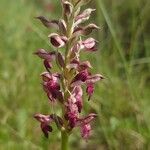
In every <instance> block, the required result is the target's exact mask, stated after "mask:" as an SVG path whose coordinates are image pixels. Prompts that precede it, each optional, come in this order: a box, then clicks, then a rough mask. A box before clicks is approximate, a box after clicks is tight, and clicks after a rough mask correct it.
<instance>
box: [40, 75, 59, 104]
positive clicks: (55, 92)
mask: <svg viewBox="0 0 150 150" xmlns="http://www.w3.org/2000/svg"><path fill="white" fill-rule="evenodd" d="M41 76H42V79H43V88H44V90H45V92H46V93H47V96H48V98H49V99H50V100H51V101H55V100H56V99H57V98H59V97H58V96H61V91H60V85H59V81H58V79H59V77H58V75H57V74H50V73H48V72H45V73H43V74H41Z"/></svg>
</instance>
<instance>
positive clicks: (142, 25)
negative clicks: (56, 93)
mask: <svg viewBox="0 0 150 150" xmlns="http://www.w3.org/2000/svg"><path fill="white" fill-rule="evenodd" d="M90 7H92V8H97V11H96V12H95V13H94V14H93V15H92V17H91V18H92V19H93V20H94V21H93V22H97V25H99V26H100V27H101V31H100V32H97V33H96V34H95V35H94V36H96V37H97V38H98V41H100V44H99V45H100V47H99V50H98V51H97V52H96V53H95V54H94V55H90V53H89V54H86V55H84V57H83V58H82V59H85V60H87V59H90V60H91V63H92V64H93V66H97V67H95V68H93V70H92V72H93V73H96V72H100V73H102V74H104V75H105V78H106V79H105V80H103V82H101V83H99V84H97V85H96V92H95V94H94V96H93V97H92V99H91V101H90V102H86V100H85V104H84V105H85V106H86V107H85V106H84V109H85V110H86V111H91V110H92V111H94V112H95V113H97V114H98V117H97V119H96V121H95V123H94V124H93V125H94V126H95V127H94V128H93V129H94V130H93V131H92V132H93V135H92V137H90V139H89V141H88V142H87V143H86V142H85V141H84V140H79V139H80V135H79V134H78V132H76V135H75V136H71V137H70V138H71V139H70V141H71V144H70V147H71V150H74V149H81V150H84V149H88V150H113V149H115V150H135V149H137V150H148V149H150V142H149V141H150V121H149V116H150V109H149V106H150V101H149V99H150V90H149V87H150V77H149V74H150V72H149V69H150V68H149V67H150V51H149V48H150V41H149V38H148V34H149V30H150V29H149V23H150V19H149V13H150V12H149V1H148V0H132V1H130V0H105V1H104V0H95V1H94V2H92V3H91V4H90ZM60 8H61V6H60V4H59V3H58V1H57V0H55V1H50V0H36V1H34V0H32V1H31V0H20V1H19V0H14V1H7V0H1V1H0V14H1V15H0V20H1V21H0V39H1V41H0V60H1V65H0V85H1V88H0V105H1V107H0V114H1V119H0V148H1V149H2V150H9V149H15V150H20V149H23V150H26V149H32V150H42V149H56V150H57V149H58V150H59V148H60V147H59V145H60V144H59V143H60V134H59V133H58V132H57V130H55V127H54V132H53V135H52V136H51V135H50V136H49V139H48V140H47V139H45V137H44V136H43V134H42V133H41V131H40V128H39V125H38V124H37V122H36V121H35V120H34V119H33V115H34V112H37V111H39V112H42V113H45V114H47V113H53V112H54V111H57V109H55V110H53V109H49V107H50V106H49V105H48V104H47V98H46V95H45V94H44V93H43V92H42V88H41V86H40V82H41V81H40V79H39V76H38V74H39V73H41V72H42V70H43V67H42V66H41V60H39V59H38V58H36V57H34V56H33V52H35V50H37V49H38V48H39V47H41V48H45V49H49V50H51V49H52V47H50V44H49V42H47V44H45V41H48V40H47V35H48V34H49V33H50V32H51V31H50V30H49V29H47V28H43V27H42V25H41V24H40V23H39V22H38V21H37V20H36V19H34V17H35V16H39V15H43V16H47V17H48V18H58V17H59V16H60V14H61V9H60ZM85 99H87V96H86V95H85ZM58 113H59V112H58ZM77 146H78V148H77Z"/></svg>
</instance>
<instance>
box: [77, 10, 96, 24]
mask: <svg viewBox="0 0 150 150" xmlns="http://www.w3.org/2000/svg"><path fill="white" fill-rule="evenodd" d="M93 11H95V9H91V8H88V9H86V10H84V11H83V12H82V13H81V14H79V15H78V16H77V17H76V18H75V25H76V26H77V25H78V24H80V23H83V22H84V21H86V20H88V19H89V18H90V15H91V13H92V12H93Z"/></svg>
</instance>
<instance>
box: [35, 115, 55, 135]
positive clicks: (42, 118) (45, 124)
mask: <svg viewBox="0 0 150 150" xmlns="http://www.w3.org/2000/svg"><path fill="white" fill-rule="evenodd" d="M34 118H35V119H37V120H38V121H39V122H40V123H41V129H42V131H43V133H44V135H45V137H46V138H48V133H49V132H52V127H51V126H50V125H49V124H51V123H52V122H53V119H52V118H51V116H50V115H42V114H35V115H34Z"/></svg>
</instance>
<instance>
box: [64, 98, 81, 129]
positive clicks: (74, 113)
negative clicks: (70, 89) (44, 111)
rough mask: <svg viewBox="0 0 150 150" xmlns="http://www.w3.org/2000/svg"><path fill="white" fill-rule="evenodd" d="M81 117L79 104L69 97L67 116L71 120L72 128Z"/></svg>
mask: <svg viewBox="0 0 150 150" xmlns="http://www.w3.org/2000/svg"><path fill="white" fill-rule="evenodd" d="M78 117H79V110H78V106H77V105H76V104H75V103H74V102H73V99H71V98H70V99H69V100H68V102H67V103H66V114H65V118H66V119H67V120H68V121H69V125H70V128H73V127H75V125H76V121H77V119H78Z"/></svg>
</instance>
